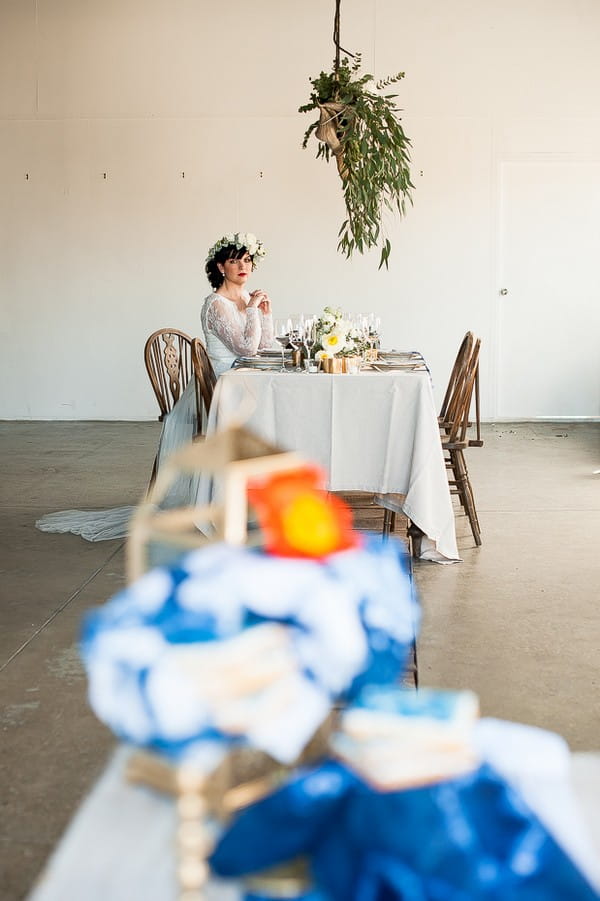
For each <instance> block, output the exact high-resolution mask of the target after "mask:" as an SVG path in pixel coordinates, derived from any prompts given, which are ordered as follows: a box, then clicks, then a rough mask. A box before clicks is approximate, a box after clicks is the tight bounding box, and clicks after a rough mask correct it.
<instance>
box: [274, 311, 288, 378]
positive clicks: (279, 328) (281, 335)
mask: <svg viewBox="0 0 600 901" xmlns="http://www.w3.org/2000/svg"><path fill="white" fill-rule="evenodd" d="M274 325H275V340H276V341H277V343H278V344H279V345H280V347H281V372H285V349H286V347H287V346H288V344H289V343H290V331H291V323H290V320H289V319H276V320H275V323H274Z"/></svg>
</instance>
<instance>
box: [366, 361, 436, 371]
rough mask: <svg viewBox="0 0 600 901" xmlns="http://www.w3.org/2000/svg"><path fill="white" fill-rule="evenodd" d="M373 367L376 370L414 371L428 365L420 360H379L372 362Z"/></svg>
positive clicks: (423, 368)
mask: <svg viewBox="0 0 600 901" xmlns="http://www.w3.org/2000/svg"><path fill="white" fill-rule="evenodd" d="M371 368H372V369H374V370H375V371H376V372H400V371H404V372H414V371H416V370H425V369H426V367H425V365H424V364H423V363H421V361H420V360H413V361H412V363H410V362H408V361H407V362H406V363H401V362H397V363H396V362H392V361H391V360H390V361H387V360H378V361H377V363H371Z"/></svg>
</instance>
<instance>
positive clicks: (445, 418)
mask: <svg viewBox="0 0 600 901" xmlns="http://www.w3.org/2000/svg"><path fill="white" fill-rule="evenodd" d="M474 341H475V336H474V334H473V332H467V333H466V335H465V337H464V338H463V339H462V342H461V345H460V347H459V349H458V353H457V354H456V359H455V361H454V366H453V367H452V372H451V373H450V378H449V379H448V387H447V388H446V394H445V395H444V400H443V401H442V406H441V409H440V414H439V416H438V420H439V423H440V425H441V426H442V427H444V426H445V425H446V423H448V422H450V421H452V420H453V419H454V416H455V413H456V409H455V408H456V405H457V403H458V401H459V398H460V391H461V386H462V380H463V378H464V374H465V367H466V365H467V363H468V361H469V359H470V357H471V354H472V352H473V343H474Z"/></svg>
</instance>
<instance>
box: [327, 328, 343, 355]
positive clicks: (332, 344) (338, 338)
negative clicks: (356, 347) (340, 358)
mask: <svg viewBox="0 0 600 901" xmlns="http://www.w3.org/2000/svg"><path fill="white" fill-rule="evenodd" d="M321 344H322V345H323V349H324V350H329V351H331V352H332V353H334V354H336V353H339V351H341V350H344V348H345V347H346V339H345V337H344V335H342V334H341V333H340V332H337V331H333V332H329V334H327V335H323V337H322V338H321Z"/></svg>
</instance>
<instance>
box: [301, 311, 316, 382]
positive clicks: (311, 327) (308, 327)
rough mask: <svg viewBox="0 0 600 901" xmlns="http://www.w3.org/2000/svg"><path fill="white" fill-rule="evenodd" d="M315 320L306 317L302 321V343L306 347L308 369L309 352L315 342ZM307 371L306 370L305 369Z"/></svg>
mask: <svg viewBox="0 0 600 901" xmlns="http://www.w3.org/2000/svg"><path fill="white" fill-rule="evenodd" d="M315 338H316V334H315V320H314V319H307V320H306V322H305V323H304V330H303V333H302V343H303V344H304V347H305V348H306V359H307V362H308V369H310V352H311V350H312V348H313V347H314V344H315ZM307 371H308V370H307Z"/></svg>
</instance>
